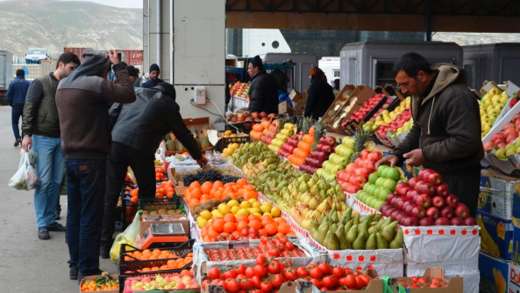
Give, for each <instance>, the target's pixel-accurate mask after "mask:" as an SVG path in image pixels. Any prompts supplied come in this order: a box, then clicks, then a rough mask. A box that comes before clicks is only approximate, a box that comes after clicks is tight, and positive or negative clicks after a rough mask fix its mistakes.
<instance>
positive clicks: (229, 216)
mask: <svg viewBox="0 0 520 293" xmlns="http://www.w3.org/2000/svg"><path fill="white" fill-rule="evenodd" d="M224 221H226V222H235V221H236V219H235V215H233V214H227V215H225V216H224Z"/></svg>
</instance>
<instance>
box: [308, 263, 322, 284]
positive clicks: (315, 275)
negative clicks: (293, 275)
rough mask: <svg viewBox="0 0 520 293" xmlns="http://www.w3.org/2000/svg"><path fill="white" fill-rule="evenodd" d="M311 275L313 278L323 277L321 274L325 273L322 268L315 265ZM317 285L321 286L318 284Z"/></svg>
mask: <svg viewBox="0 0 520 293" xmlns="http://www.w3.org/2000/svg"><path fill="white" fill-rule="evenodd" d="M310 275H311V278H314V279H321V276H322V275H323V273H322V272H321V270H320V269H319V268H318V267H314V268H312V269H311V271H310ZM316 287H318V288H320V287H321V286H316Z"/></svg>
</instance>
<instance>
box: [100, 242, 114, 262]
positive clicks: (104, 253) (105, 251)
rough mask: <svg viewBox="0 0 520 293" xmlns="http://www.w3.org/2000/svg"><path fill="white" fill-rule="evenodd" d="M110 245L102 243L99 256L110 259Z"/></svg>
mask: <svg viewBox="0 0 520 293" xmlns="http://www.w3.org/2000/svg"><path fill="white" fill-rule="evenodd" d="M110 248H111V247H110V246H109V245H101V247H100V248H99V256H101V258H103V259H109V258H110Z"/></svg>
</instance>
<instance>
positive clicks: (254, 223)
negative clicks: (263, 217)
mask: <svg viewBox="0 0 520 293" xmlns="http://www.w3.org/2000/svg"><path fill="white" fill-rule="evenodd" d="M262 226H263V225H262V222H260V221H259V220H258V219H253V220H251V221H249V227H251V228H253V229H255V230H260V229H261V228H262Z"/></svg>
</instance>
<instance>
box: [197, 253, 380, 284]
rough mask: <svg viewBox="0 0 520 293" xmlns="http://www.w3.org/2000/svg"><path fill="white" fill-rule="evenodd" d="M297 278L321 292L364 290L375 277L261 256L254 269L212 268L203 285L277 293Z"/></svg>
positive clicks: (241, 267) (319, 265)
mask: <svg viewBox="0 0 520 293" xmlns="http://www.w3.org/2000/svg"><path fill="white" fill-rule="evenodd" d="M296 279H304V280H307V281H309V282H312V283H313V284H314V285H315V286H316V287H317V288H319V289H320V290H321V291H327V290H339V289H350V290H359V289H363V288H365V287H366V286H367V285H368V283H369V281H370V279H371V278H370V276H368V275H367V274H366V273H364V272H361V271H352V270H351V269H349V268H343V267H333V266H331V265H329V264H327V263H320V264H312V265H309V266H306V267H296V268H295V267H291V266H288V265H286V264H284V263H282V262H280V261H277V260H272V259H269V258H267V257H265V256H263V255H260V256H258V257H257V258H256V263H255V265H254V266H245V265H240V266H238V267H236V268H234V269H231V270H228V271H222V270H220V269H219V268H218V267H213V268H210V269H209V270H208V272H207V275H206V278H205V279H204V281H203V284H202V286H203V288H205V287H207V286H209V285H216V286H221V287H223V288H224V289H225V290H226V292H232V293H233V292H241V291H246V292H276V291H277V290H278V289H280V287H281V286H282V285H283V284H284V283H285V282H288V281H294V280H296Z"/></svg>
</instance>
